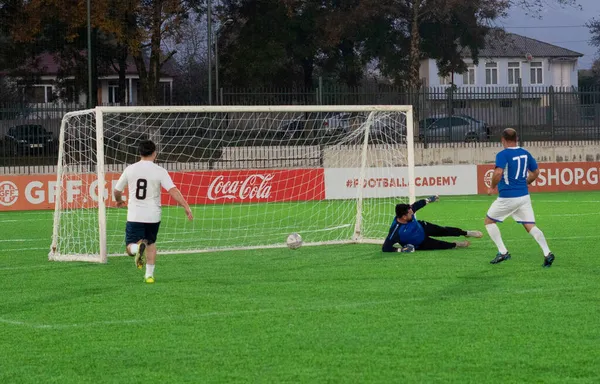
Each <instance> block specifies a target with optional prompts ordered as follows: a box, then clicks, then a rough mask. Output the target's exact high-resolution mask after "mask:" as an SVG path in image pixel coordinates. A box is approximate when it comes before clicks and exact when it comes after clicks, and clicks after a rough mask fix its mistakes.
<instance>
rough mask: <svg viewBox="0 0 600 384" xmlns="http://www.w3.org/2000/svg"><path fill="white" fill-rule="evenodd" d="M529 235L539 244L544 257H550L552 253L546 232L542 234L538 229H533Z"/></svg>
mask: <svg viewBox="0 0 600 384" xmlns="http://www.w3.org/2000/svg"><path fill="white" fill-rule="evenodd" d="M529 234H530V235H531V236H532V237H533V238H534V239H535V241H537V242H538V244H539V245H540V247H542V251H543V252H544V256H548V254H549V253H550V248H548V243H547V242H546V237H545V236H544V232H542V231H541V230H540V229H539V228H538V227H533V228H531V231H529Z"/></svg>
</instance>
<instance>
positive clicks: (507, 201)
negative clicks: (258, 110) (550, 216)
mask: <svg viewBox="0 0 600 384" xmlns="http://www.w3.org/2000/svg"><path fill="white" fill-rule="evenodd" d="M509 216H511V217H512V218H513V219H514V220H515V221H516V222H517V223H521V224H535V215H534V214H533V207H532V206H531V196H529V195H525V196H520V197H499V198H497V199H496V201H494V202H493V203H492V205H491V206H490V209H488V211H487V217H488V218H490V219H492V220H494V221H497V222H500V223H501V222H503V221H504V219H506V218H507V217H509Z"/></svg>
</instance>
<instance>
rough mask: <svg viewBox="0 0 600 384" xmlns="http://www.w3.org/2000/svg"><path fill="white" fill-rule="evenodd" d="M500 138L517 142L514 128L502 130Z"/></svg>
mask: <svg viewBox="0 0 600 384" xmlns="http://www.w3.org/2000/svg"><path fill="white" fill-rule="evenodd" d="M502 138H503V139H504V140H506V141H512V142H515V143H516V142H517V131H515V129H514V128H506V129H505V130H504V131H502Z"/></svg>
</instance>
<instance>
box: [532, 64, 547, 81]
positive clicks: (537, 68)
mask: <svg viewBox="0 0 600 384" xmlns="http://www.w3.org/2000/svg"><path fill="white" fill-rule="evenodd" d="M529 68H530V69H529V72H530V76H531V79H530V81H531V84H544V79H543V76H542V75H543V73H542V72H543V71H542V62H541V61H535V62H531V63H530V64H529Z"/></svg>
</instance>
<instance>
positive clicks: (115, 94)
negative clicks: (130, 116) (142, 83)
mask: <svg viewBox="0 0 600 384" xmlns="http://www.w3.org/2000/svg"><path fill="white" fill-rule="evenodd" d="M123 97H124V100H119V82H118V81H109V82H108V103H109V104H121V105H127V103H128V100H129V92H128V87H127V86H125V94H124V95H123Z"/></svg>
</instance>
